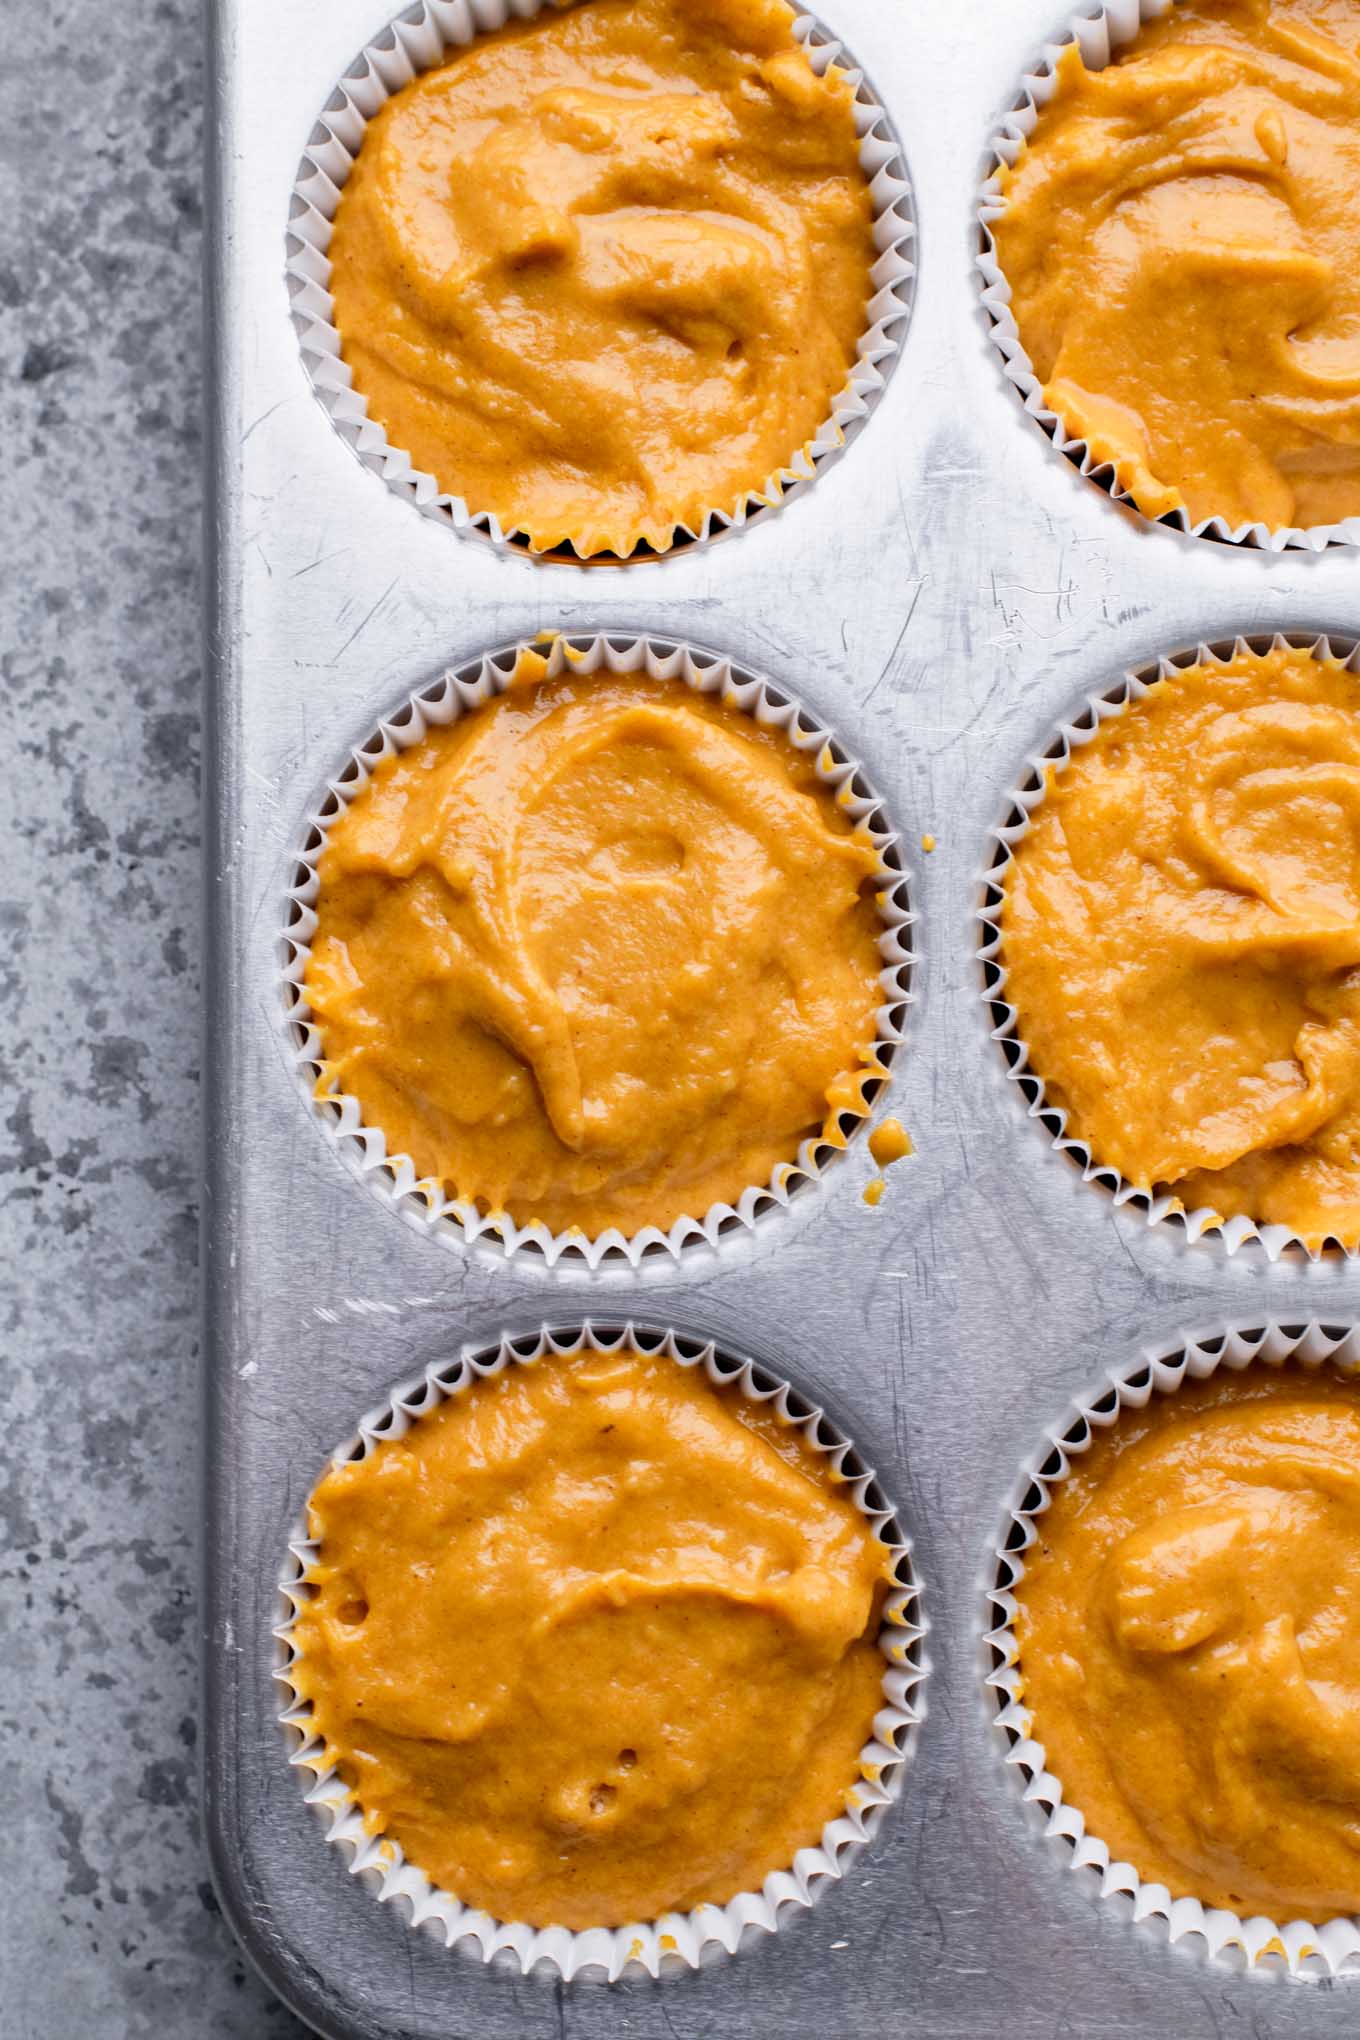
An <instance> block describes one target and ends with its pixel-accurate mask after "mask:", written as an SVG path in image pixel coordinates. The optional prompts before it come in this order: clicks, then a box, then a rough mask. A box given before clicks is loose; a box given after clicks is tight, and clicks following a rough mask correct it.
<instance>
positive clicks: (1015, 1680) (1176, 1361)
mask: <svg viewBox="0 0 1360 2040" xmlns="http://www.w3.org/2000/svg"><path fill="white" fill-rule="evenodd" d="M1286 1361H1292V1362H1294V1363H1297V1364H1298V1365H1301V1366H1303V1367H1308V1368H1319V1367H1322V1366H1324V1365H1326V1364H1327V1363H1329V1362H1330V1363H1331V1364H1332V1365H1333V1366H1335V1367H1337V1368H1338V1369H1340V1370H1341V1371H1343V1372H1345V1373H1347V1374H1349V1373H1352V1372H1354V1371H1356V1370H1357V1369H1360V1331H1357V1330H1356V1328H1355V1327H1354V1326H1351V1325H1347V1326H1338V1325H1324V1324H1317V1323H1309V1324H1292V1325H1280V1324H1272V1323H1266V1324H1257V1325H1255V1326H1254V1327H1252V1328H1251V1329H1248V1330H1242V1331H1234V1330H1220V1331H1216V1332H1214V1333H1209V1334H1205V1335H1203V1336H1202V1337H1199V1338H1186V1339H1184V1340H1182V1341H1181V1342H1180V1343H1178V1344H1175V1345H1171V1346H1167V1347H1165V1348H1162V1349H1159V1350H1157V1351H1150V1352H1148V1353H1147V1354H1145V1355H1144V1357H1143V1358H1142V1359H1141V1360H1139V1361H1137V1362H1135V1363H1134V1364H1133V1365H1132V1366H1130V1367H1126V1368H1123V1369H1111V1370H1110V1372H1109V1373H1108V1374H1107V1375H1106V1376H1105V1379H1104V1380H1103V1381H1100V1382H1097V1383H1096V1384H1095V1385H1094V1386H1093V1387H1092V1388H1090V1389H1088V1390H1087V1391H1086V1393H1085V1394H1083V1395H1080V1396H1078V1397H1077V1399H1076V1401H1075V1402H1073V1403H1072V1404H1070V1405H1069V1407H1068V1409H1067V1412H1066V1414H1065V1415H1064V1416H1063V1417H1062V1418H1061V1419H1060V1421H1059V1422H1058V1423H1057V1424H1055V1425H1054V1426H1053V1428H1052V1429H1051V1430H1050V1431H1049V1432H1048V1433H1047V1434H1046V1436H1045V1438H1044V1441H1043V1443H1042V1444H1041V1446H1040V1447H1039V1450H1038V1452H1037V1453H1036V1454H1035V1455H1034V1457H1033V1458H1032V1459H1031V1460H1030V1461H1029V1462H1028V1463H1027V1464H1026V1465H1025V1466H1024V1467H1023V1469H1022V1470H1021V1472H1020V1475H1019V1477H1018V1479H1017V1481H1016V1485H1015V1488H1014V1491H1013V1494H1012V1498H1011V1500H1010V1503H1009V1505H1008V1508H1007V1511H1006V1515H1005V1519H1004V1523H1003V1527H1002V1532H1001V1535H1000V1537H999V1538H998V1540H997V1544H996V1547H995V1550H994V1553H993V1555H992V1564H991V1566H990V1568H989V1570H990V1573H991V1578H992V1582H993V1584H992V1585H991V1586H990V1588H989V1589H988V1592H987V1604H988V1609H987V1633H986V1637H985V1641H986V1645H987V1647H988V1650H989V1653H990V1657H991V1664H992V1669H991V1671H990V1672H989V1673H988V1675H987V1679H986V1684H987V1687H988V1689H989V1691H990V1693H991V1695H992V1698H993V1703H994V1705H995V1708H996V1726H997V1730H998V1732H999V1734H1000V1736H1001V1737H1002V1739H1003V1741H1004V1745H1005V1761H1006V1763H1007V1764H1010V1765H1013V1766H1014V1767H1015V1769H1016V1770H1017V1772H1018V1773H1019V1774H1020V1778H1021V1780H1022V1781H1023V1797H1024V1800H1025V1803H1026V1804H1027V1805H1028V1806H1029V1807H1031V1808H1032V1809H1033V1810H1034V1811H1033V1818H1034V1820H1035V1823H1036V1826H1037V1827H1038V1829H1039V1831H1040V1833H1041V1834H1042V1836H1043V1837H1044V1839H1045V1840H1046V1841H1052V1842H1058V1843H1060V1844H1061V1845H1062V1848H1063V1850H1064V1852H1065V1856H1066V1861H1067V1865H1068V1867H1069V1868H1070V1869H1072V1870H1076V1871H1081V1872H1088V1873H1090V1875H1089V1877H1088V1880H1087V1881H1088V1883H1089V1886H1090V1888H1091V1890H1092V1893H1093V1895H1094V1896H1096V1897H1098V1898H1100V1899H1116V1900H1118V1901H1120V1903H1121V1908H1122V1910H1123V1911H1124V1913H1125V1915H1126V1916H1127V1917H1129V1918H1131V1919H1133V1920H1135V1921H1152V1922H1155V1923H1157V1924H1158V1925H1160V1927H1161V1929H1162V1930H1163V1931H1164V1932H1165V1934H1166V1936H1167V1938H1168V1940H1170V1941H1171V1942H1173V1943H1174V1942H1178V1941H1184V1940H1186V1939H1192V1940H1194V1941H1197V1942H1199V1943H1200V1944H1201V1952H1202V1953H1203V1954H1205V1955H1207V1956H1209V1957H1215V1958H1223V1957H1227V1958H1228V1959H1234V1958H1235V1959H1237V1960H1238V1961H1240V1962H1241V1963H1243V1964H1244V1965H1245V1966H1247V1967H1252V1966H1254V1965H1256V1964H1257V1963H1262V1964H1264V1965H1266V1966H1267V1967H1269V1966H1271V1965H1279V1966H1283V1967H1285V1968H1287V1969H1288V1970H1290V1971H1291V1972H1293V1973H1295V1974H1299V1975H1305V1976H1306V1975H1314V1976H1339V1975H1340V1974H1341V1973H1342V1972H1343V1971H1345V1972H1346V1973H1347V1974H1348V1975H1353V1974H1355V1973H1356V1971H1357V1970H1360V1919H1336V1920H1329V1921H1328V1922H1327V1923H1326V1924H1325V1925H1321V1926H1319V1925H1315V1924H1314V1923H1313V1922H1311V1921H1308V1920H1289V1921H1286V1922H1277V1921H1275V1920H1271V1919H1266V1918H1264V1917H1263V1916H1261V1915H1254V1916H1253V1917H1252V1918H1250V1919H1242V1918H1241V1917H1240V1916H1239V1915H1238V1914H1237V1913H1235V1912H1230V1911H1227V1910H1226V1909H1222V1908H1218V1907H1211V1906H1206V1905H1202V1904H1201V1903H1200V1901H1199V1900H1198V1899H1197V1898H1172V1896H1171V1894H1170V1893H1169V1892H1168V1890H1167V1888H1166V1886H1165V1885H1163V1884H1152V1883H1145V1882H1144V1881H1143V1880H1142V1879H1141V1878H1140V1877H1139V1875H1138V1872H1137V1871H1136V1870H1135V1869H1134V1867H1133V1865H1132V1864H1131V1863H1121V1862H1116V1861H1114V1860H1112V1858H1111V1855H1110V1851H1109V1849H1108V1848H1107V1846H1106V1844H1105V1843H1104V1842H1103V1841H1101V1839H1100V1838H1099V1836H1097V1835H1092V1834H1090V1833H1088V1832H1087V1827H1086V1821H1085V1819H1084V1817H1083V1815H1082V1813H1081V1811H1080V1809H1079V1808H1077V1807H1074V1806H1070V1805H1068V1804H1067V1803H1066V1802H1065V1800H1064V1798H1063V1788H1062V1783H1061V1781H1060V1780H1059V1779H1058V1778H1056V1777H1054V1775H1053V1774H1052V1772H1051V1771H1050V1770H1049V1769H1048V1759H1047V1756H1046V1754H1045V1751H1044V1746H1043V1744H1042V1742H1039V1741H1037V1740H1036V1739H1035V1730H1036V1728H1037V1727H1039V1726H1041V1724H1037V1723H1036V1722H1035V1721H1034V1718H1033V1716H1032V1714H1031V1711H1030V1709H1029V1708H1028V1707H1027V1706H1026V1705H1025V1702H1024V1700H1023V1698H1022V1697H1021V1696H1022V1691H1023V1679H1022V1674H1021V1671H1020V1669H1019V1665H1020V1658H1021V1650H1020V1645H1019V1640H1018V1638H1017V1636H1016V1632H1015V1617H1016V1607H1017V1603H1016V1596H1015V1589H1016V1587H1017V1586H1018V1585H1019V1583H1020V1581H1021V1580H1022V1579H1023V1577H1024V1573H1025V1563H1024V1554H1025V1552H1026V1551H1027V1550H1028V1549H1029V1547H1030V1545H1032V1544H1033V1543H1034V1542H1035V1541H1036V1538H1037V1536H1038V1534H1039V1533H1038V1531H1037V1530H1036V1527H1035V1525H1036V1519H1037V1518H1038V1517H1040V1516H1042V1515H1043V1513H1044V1511H1045V1510H1046V1509H1047V1508H1048V1506H1049V1502H1050V1499H1051V1496H1052V1491H1053V1489H1054V1488H1055V1487H1056V1486H1057V1484H1058V1483H1059V1482H1060V1481H1063V1480H1065V1479H1066V1477H1067V1475H1068V1473H1069V1472H1070V1471H1071V1467H1072V1462H1073V1460H1074V1459H1075V1458H1077V1457H1079V1456H1080V1454H1081V1453H1083V1452H1085V1451H1086V1450H1087V1449H1088V1448H1089V1446H1090V1445H1091V1443H1092V1441H1093V1438H1094V1435H1095V1433H1096V1432H1097V1431H1099V1430H1108V1429H1109V1427H1110V1426H1111V1425H1112V1424H1115V1423H1117V1422H1118V1420H1119V1418H1120V1416H1121V1415H1122V1414H1123V1412H1124V1411H1125V1410H1130V1409H1132V1410H1141V1409H1143V1408H1145V1407H1146V1405H1147V1404H1148V1403H1149V1402H1150V1401H1151V1399H1152V1397H1153V1395H1154V1394H1161V1395H1173V1394H1174V1393H1175V1392H1176V1390H1177V1389H1178V1388H1180V1387H1181V1385H1182V1383H1184V1382H1185V1381H1187V1380H1190V1381H1202V1380H1203V1379H1204V1378H1205V1377H1206V1376H1207V1375H1210V1374H1213V1373H1215V1372H1216V1371H1217V1369H1218V1368H1220V1367H1229V1368H1233V1369H1237V1370H1241V1369H1242V1368H1245V1367H1249V1366H1252V1365H1255V1364H1262V1363H1263V1364H1265V1365H1267V1366H1270V1367H1281V1366H1283V1365H1284V1363H1285V1362H1286Z"/></svg>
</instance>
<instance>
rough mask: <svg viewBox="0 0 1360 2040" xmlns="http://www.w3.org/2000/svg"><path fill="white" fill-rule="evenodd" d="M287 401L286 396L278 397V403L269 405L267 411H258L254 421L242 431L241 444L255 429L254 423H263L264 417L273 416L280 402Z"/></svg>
mask: <svg viewBox="0 0 1360 2040" xmlns="http://www.w3.org/2000/svg"><path fill="white" fill-rule="evenodd" d="M287 402H288V399H287V397H280V398H279V401H278V403H277V404H271V405H270V406H269V409H268V410H267V411H261V413H260V415H259V417H258V418H256V419H255V420H254V422H253V423H252V424H250V425H247V427H246V429H245V431H244V432H243V433H242V434H241V444H242V446H244V445H245V443H246V441H247V440H248V439H249V437H250V435H251V433H252V432H253V431H254V430H255V427H256V425H263V423H264V421H265V419H266V418H272V417H273V415H274V413H275V412H276V411H277V410H278V408H279V405H281V404H286V403H287Z"/></svg>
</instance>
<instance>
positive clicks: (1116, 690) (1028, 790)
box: [978, 631, 1360, 1261]
mask: <svg viewBox="0 0 1360 2040" xmlns="http://www.w3.org/2000/svg"><path fill="white" fill-rule="evenodd" d="M1282 645H1290V646H1293V647H1295V648H1296V649H1298V650H1301V651H1308V652H1317V653H1318V655H1319V656H1321V657H1331V658H1335V659H1338V660H1340V661H1341V662H1342V663H1343V664H1344V665H1345V667H1346V669H1347V670H1348V671H1349V672H1351V673H1357V674H1360V644H1357V642H1356V640H1355V639H1354V638H1349V637H1342V636H1340V635H1339V634H1338V633H1336V632H1317V631H1278V632H1266V633H1260V632H1256V633H1253V634H1252V635H1251V636H1250V637H1245V636H1233V637H1226V638H1216V639H1215V640H1214V642H1213V643H1212V644H1209V643H1201V644H1198V645H1191V646H1187V647H1182V648H1180V649H1177V650H1175V651H1170V652H1165V653H1163V654H1162V655H1161V656H1160V657H1158V658H1155V659H1152V660H1149V661H1145V662H1143V663H1142V664H1140V665H1139V666H1137V667H1136V668H1134V669H1132V670H1131V671H1128V672H1126V673H1125V674H1124V675H1123V677H1122V679H1120V680H1118V681H1116V682H1115V683H1114V684H1113V685H1112V686H1110V687H1108V688H1106V689H1105V691H1104V692H1102V693H1100V694H1089V695H1087V697H1086V698H1085V700H1084V701H1083V702H1082V703H1081V705H1080V706H1079V708H1077V709H1076V710H1075V711H1074V712H1073V713H1072V714H1071V715H1069V716H1067V717H1065V718H1064V720H1063V721H1062V723H1061V724H1060V725H1059V726H1058V729H1057V730H1056V732H1055V733H1054V735H1053V736H1052V737H1051V738H1050V740H1049V742H1048V743H1047V745H1046V746H1045V748H1044V750H1043V751H1042V752H1041V753H1040V754H1038V755H1036V756H1034V757H1032V758H1031V759H1030V760H1029V761H1028V762H1027V765H1026V770H1025V772H1024V776H1023V778H1022V779H1021V780H1020V783H1019V784H1018V785H1017V786H1016V787H1015V788H1014V789H1013V791H1012V792H1011V793H1010V795H1009V796H1008V798H1007V805H1006V811H1005V816H1004V818H1003V820H1002V822H1001V824H1000V826H999V827H998V828H997V829H996V830H995V832H994V834H993V838H992V844H991V855H990V859H989V862H988V866H987V870H986V874H985V876H984V879H983V884H982V905H981V907H980V909H979V913H978V921H979V948H978V957H979V961H980V963H981V966H982V994H983V1000H984V1003H985V1006H986V1010H987V1014H988V1018H989V1019H990V1021H991V1024H992V1039H993V1040H994V1041H995V1042H996V1043H997V1044H998V1046H999V1048H1000V1051H1001V1054H1002V1056H1003V1058H1004V1062H1005V1067H1006V1073H1007V1075H1008V1076H1009V1078H1010V1079H1011V1081H1012V1083H1013V1084H1014V1086H1015V1089H1016V1092H1017V1093H1018V1094H1019V1096H1021V1097H1022V1098H1023V1099H1024V1102H1025V1107H1026V1111H1027V1115H1028V1117H1029V1118H1031V1119H1033V1120H1035V1121H1036V1122H1037V1123H1038V1125H1039V1126H1040V1127H1042V1128H1043V1130H1044V1132H1045V1133H1046V1134H1047V1135H1048V1137H1049V1141H1050V1143H1051V1145H1052V1147H1053V1149H1054V1151H1055V1153H1056V1154H1058V1155H1060V1156H1062V1157H1063V1158H1064V1159H1065V1160H1066V1161H1067V1162H1068V1163H1069V1164H1070V1165H1071V1166H1072V1167H1074V1168H1075V1169H1077V1170H1079V1171H1080V1174H1081V1177H1082V1180H1083V1181H1084V1182H1087V1183H1094V1184H1096V1185H1097V1186H1098V1187H1099V1188H1100V1189H1102V1190H1104V1191H1106V1192H1107V1193H1108V1194H1109V1196H1110V1197H1111V1198H1112V1199H1113V1201H1114V1203H1115V1204H1116V1205H1117V1206H1118V1205H1130V1206H1132V1208H1133V1209H1134V1210H1135V1211H1139V1212H1141V1213H1142V1214H1143V1215H1144V1217H1145V1218H1146V1219H1147V1222H1148V1224H1149V1225H1159V1224H1161V1223H1162V1222H1163V1221H1164V1220H1168V1219H1169V1220H1172V1221H1173V1222H1174V1225H1175V1226H1177V1227H1180V1228H1181V1229H1183V1233H1184V1237H1185V1238H1186V1239H1187V1240H1203V1239H1207V1240H1209V1241H1210V1242H1212V1243H1216V1244H1218V1245H1220V1246H1221V1247H1222V1249H1223V1251H1225V1252H1226V1253H1228V1254H1235V1253H1236V1252H1237V1251H1238V1249H1239V1248H1240V1247H1242V1246H1243V1245H1245V1244H1246V1243H1247V1242H1254V1243H1256V1244H1257V1245H1258V1246H1259V1247H1260V1248H1261V1249H1262V1251H1263V1252H1264V1253H1265V1254H1266V1255H1267V1257H1268V1258H1269V1259H1270V1260H1272V1261H1273V1260H1276V1259H1277V1258H1278V1257H1279V1256H1280V1255H1281V1254H1285V1255H1288V1256H1290V1257H1291V1258H1299V1257H1308V1258H1311V1259H1316V1258H1317V1257H1318V1255H1319V1254H1328V1255H1338V1254H1339V1255H1344V1256H1346V1257H1348V1258H1351V1259H1354V1257H1355V1251H1356V1250H1355V1249H1354V1248H1348V1247H1346V1246H1344V1245H1342V1243H1341V1242H1339V1241H1328V1242H1326V1243H1324V1245H1322V1246H1321V1247H1318V1246H1312V1247H1310V1246H1308V1245H1306V1244H1305V1243H1304V1241H1303V1240H1301V1239H1300V1238H1299V1237H1298V1235H1297V1234H1296V1233H1294V1232H1293V1231H1291V1230H1290V1228H1289V1227H1288V1226H1283V1225H1268V1224H1260V1225H1258V1224H1256V1223H1254V1222H1253V1221H1252V1220H1251V1219H1248V1218H1244V1217H1233V1218H1228V1219H1224V1218H1223V1217H1221V1215H1220V1214H1219V1213H1217V1212H1214V1211H1212V1210H1210V1209H1209V1208H1208V1207H1207V1206H1202V1207H1200V1208H1199V1209H1197V1210H1194V1211H1187V1210H1186V1208H1185V1206H1184V1205H1183V1203H1182V1202H1181V1200H1180V1199H1179V1198H1178V1197H1177V1196H1175V1195H1174V1193H1172V1192H1169V1191H1165V1190H1164V1191H1161V1192H1159V1193H1156V1194H1153V1193H1150V1192H1148V1191H1147V1190H1143V1189H1139V1188H1136V1187H1135V1186H1134V1185H1133V1184H1132V1183H1130V1182H1128V1181H1127V1180H1126V1179H1125V1177H1124V1176H1123V1175H1121V1173H1120V1172H1119V1170H1118V1169H1115V1168H1112V1167H1111V1166H1110V1165H1109V1164H1108V1163H1107V1162H1104V1161H1102V1160H1101V1158H1100V1157H1099V1156H1098V1155H1094V1154H1093V1153H1092V1152H1091V1149H1090V1147H1089V1146H1088V1145H1087V1143H1086V1142H1085V1141H1083V1140H1080V1139H1076V1138H1073V1137H1071V1136H1069V1134H1068V1132H1067V1113H1066V1112H1065V1110H1063V1109H1062V1108H1061V1107H1060V1106H1057V1105H1054V1104H1053V1103H1052V1102H1050V1101H1049V1100H1048V1099H1047V1098H1046V1095H1045V1089H1044V1077H1043V1072H1042V1070H1039V1069H1036V1068H1034V1067H1032V1066H1031V1063H1030V1052H1029V1048H1028V1046H1027V1044H1026V1042H1025V1040H1024V1035H1023V1028H1022V1025H1021V1020H1020V1016H1019V1015H1018V1014H1017V1012H1016V1010H1015V1008H1014V1006H1012V1005H1011V1004H1010V1003H1009V1001H1008V1000H1007V998H1006V996H1005V992H1006V955H1005V938H1004V935H1003V933H1002V929H1001V916H1002V911H1003V907H1004V904H1005V890H1006V878H1007V873H1008V871H1009V869H1010V866H1011V863H1012V860H1013V855H1014V850H1015V846H1016V845H1017V844H1018V843H1020V842H1021V841H1022V840H1023V838H1024V836H1025V835H1026V833H1027V831H1028V829H1029V825H1030V818H1031V816H1032V815H1033V814H1034V812H1035V810H1036V809H1037V808H1038V807H1039V805H1040V804H1041V802H1042V801H1043V799H1044V795H1045V792H1046V789H1047V784H1048V777H1047V775H1048V772H1049V771H1050V770H1051V769H1052V768H1053V767H1055V766H1056V767H1058V768H1061V767H1062V766H1063V765H1065V764H1066V763H1067V761H1068V759H1069V758H1071V757H1072V755H1073V753H1074V752H1075V751H1078V750H1080V748H1081V747H1082V745H1083V744H1086V743H1089V742H1090V740H1091V738H1092V737H1093V736H1094V735H1095V733H1096V731H1097V730H1098V729H1100V728H1101V727H1102V726H1103V725H1105V724H1106V723H1108V722H1110V721H1111V720H1112V719H1114V718H1115V717H1117V716H1119V715H1122V714H1123V713H1124V711H1125V710H1126V709H1127V708H1128V707H1129V706H1130V704H1131V703H1134V702H1137V701H1140V700H1142V698H1143V697H1144V696H1145V695H1146V694H1147V691H1148V689H1149V688H1150V687H1152V686H1153V685H1155V684H1156V683H1157V682H1158V681H1160V680H1165V679H1170V678H1174V676H1175V674H1176V673H1177V672H1181V671H1184V670H1185V669H1186V668H1187V667H1191V666H1195V665H1199V664H1202V663H1210V664H1212V663H1213V662H1215V661H1222V660H1227V659H1230V658H1231V657H1232V656H1233V654H1234V652H1236V651H1240V650H1247V651H1253V652H1267V651H1269V650H1271V649H1272V648H1273V647H1278V646H1282Z"/></svg>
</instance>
